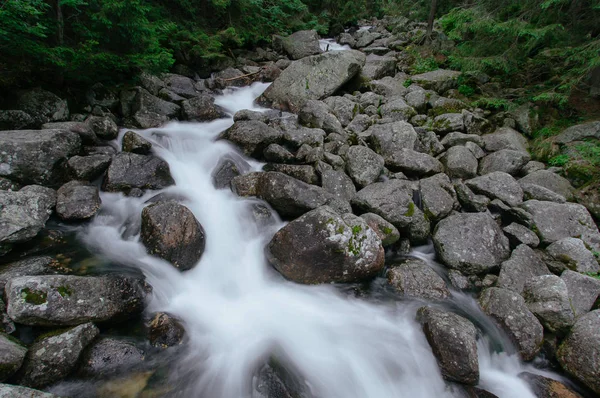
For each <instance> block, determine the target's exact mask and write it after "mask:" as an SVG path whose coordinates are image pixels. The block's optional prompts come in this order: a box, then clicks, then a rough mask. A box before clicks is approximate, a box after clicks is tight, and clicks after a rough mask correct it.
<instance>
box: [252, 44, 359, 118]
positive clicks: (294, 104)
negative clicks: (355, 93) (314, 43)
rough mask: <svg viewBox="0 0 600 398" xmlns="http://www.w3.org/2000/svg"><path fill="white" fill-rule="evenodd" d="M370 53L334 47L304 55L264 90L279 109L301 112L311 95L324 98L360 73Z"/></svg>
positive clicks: (264, 96)
mask: <svg viewBox="0 0 600 398" xmlns="http://www.w3.org/2000/svg"><path fill="white" fill-rule="evenodd" d="M365 61H366V56H365V55H364V54H363V53H361V52H359V51H354V50H350V51H334V52H328V53H324V54H320V55H313V56H311V57H306V58H303V59H301V60H299V61H296V62H293V63H292V64H291V65H290V66H289V67H288V68H286V69H285V70H284V71H283V72H281V75H280V76H279V77H278V78H277V79H276V80H275V81H274V82H273V84H272V85H271V86H269V88H268V89H267V90H266V91H265V92H264V93H263V98H264V99H265V100H266V101H268V102H272V103H273V106H274V107H276V108H279V109H284V110H291V111H294V112H298V111H299V110H300V109H301V108H302V106H304V103H305V102H306V101H308V100H310V99H323V98H326V97H328V96H330V95H331V94H333V93H334V92H335V91H337V90H338V89H339V88H340V87H341V86H342V85H343V84H344V83H346V82H348V81H349V80H350V79H351V78H353V77H354V76H355V75H356V74H358V73H359V72H360V70H361V68H362V67H363V65H364V64H365Z"/></svg>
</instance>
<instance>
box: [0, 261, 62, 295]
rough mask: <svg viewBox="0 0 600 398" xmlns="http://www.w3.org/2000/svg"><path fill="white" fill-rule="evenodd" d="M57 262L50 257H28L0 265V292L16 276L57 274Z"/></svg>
mask: <svg viewBox="0 0 600 398" xmlns="http://www.w3.org/2000/svg"><path fill="white" fill-rule="evenodd" d="M57 264H58V262H57V261H56V260H55V259H54V257H52V256H36V257H29V258H26V259H24V260H19V261H15V262H12V263H9V264H4V265H2V268H1V270H0V292H3V291H4V286H5V285H6V282H8V281H9V280H10V279H12V278H16V277H18V276H33V275H51V274H56V273H58V267H57Z"/></svg>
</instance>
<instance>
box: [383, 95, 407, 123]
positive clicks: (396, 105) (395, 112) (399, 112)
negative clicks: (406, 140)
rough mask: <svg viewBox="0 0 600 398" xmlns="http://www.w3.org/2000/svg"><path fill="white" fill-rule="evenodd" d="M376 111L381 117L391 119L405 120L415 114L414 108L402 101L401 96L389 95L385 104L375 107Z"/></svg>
mask: <svg viewBox="0 0 600 398" xmlns="http://www.w3.org/2000/svg"><path fill="white" fill-rule="evenodd" d="M377 113H378V114H379V115H380V116H381V118H383V119H388V120H393V121H406V120H410V119H411V118H412V117H413V116H415V115H416V114H417V111H415V110H414V108H413V107H412V106H410V105H408V104H407V103H406V101H404V98H402V97H391V98H389V99H388V100H387V101H386V102H385V104H383V105H381V107H378V108H377Z"/></svg>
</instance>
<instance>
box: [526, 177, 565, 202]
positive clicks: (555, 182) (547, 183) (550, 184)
mask: <svg viewBox="0 0 600 398" xmlns="http://www.w3.org/2000/svg"><path fill="white" fill-rule="evenodd" d="M519 184H533V185H539V186H541V187H544V188H546V189H549V190H551V191H553V192H555V193H557V194H559V195H561V196H563V197H565V198H566V199H567V200H569V199H571V198H572V197H573V191H574V190H575V189H574V188H573V186H572V185H571V183H570V182H569V180H567V179H566V178H564V177H561V176H559V175H558V174H555V173H553V172H551V171H548V170H538V171H534V172H533V173H529V174H527V175H526V176H525V177H523V178H521V179H520V180H519Z"/></svg>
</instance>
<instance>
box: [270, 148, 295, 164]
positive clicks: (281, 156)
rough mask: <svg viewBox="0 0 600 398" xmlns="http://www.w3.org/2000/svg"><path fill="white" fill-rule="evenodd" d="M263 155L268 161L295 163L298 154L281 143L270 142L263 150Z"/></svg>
mask: <svg viewBox="0 0 600 398" xmlns="http://www.w3.org/2000/svg"><path fill="white" fill-rule="evenodd" d="M263 157H264V158H265V160H266V161H267V162H274V163H295V162H296V156H294V154H293V153H291V152H290V151H289V150H287V149H286V148H285V147H283V146H281V145H279V144H270V145H269V146H268V147H267V148H265V150H264V151H263Z"/></svg>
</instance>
